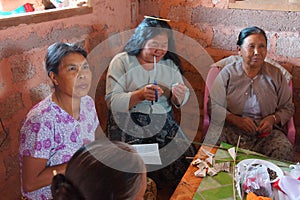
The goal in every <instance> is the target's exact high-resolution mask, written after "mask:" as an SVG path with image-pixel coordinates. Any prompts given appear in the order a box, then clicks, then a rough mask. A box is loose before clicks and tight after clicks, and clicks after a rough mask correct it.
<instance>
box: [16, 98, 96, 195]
mask: <svg viewBox="0 0 300 200" xmlns="http://www.w3.org/2000/svg"><path fill="white" fill-rule="evenodd" d="M98 125H99V121H98V116H97V113H96V109H95V104H94V101H93V99H92V98H91V97H89V96H84V97H82V98H81V104H80V117H79V120H75V119H74V118H73V117H72V116H70V115H69V114H68V113H67V112H65V111H64V110H63V109H62V108H60V107H59V106H58V105H57V104H55V103H54V102H53V101H52V95H50V96H48V97H47V98H45V99H44V100H42V101H41V102H40V103H38V104H37V105H35V106H34V107H33V108H32V109H31V110H30V112H29V113H28V114H27V116H26V119H25V121H24V123H23V126H22V128H21V131H20V137H21V138H20V169H21V182H22V158H23V156H31V157H34V158H42V159H47V164H46V166H54V165H59V164H62V163H65V162H68V161H69V160H70V158H71V157H72V155H73V154H74V153H75V152H76V151H77V150H78V149H79V148H80V147H81V146H83V145H84V144H86V143H89V142H91V141H94V140H95V130H96V128H97V126H98ZM21 190H22V195H23V196H24V197H27V198H28V199H33V200H40V199H43V200H44V199H51V198H52V195H51V191H50V185H49V186H46V187H43V188H40V189H38V190H35V191H32V192H28V193H26V192H24V191H23V189H21Z"/></svg>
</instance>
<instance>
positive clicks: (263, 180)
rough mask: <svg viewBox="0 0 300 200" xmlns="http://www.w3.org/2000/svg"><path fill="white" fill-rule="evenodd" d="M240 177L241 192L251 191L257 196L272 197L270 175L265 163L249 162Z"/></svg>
mask: <svg viewBox="0 0 300 200" xmlns="http://www.w3.org/2000/svg"><path fill="white" fill-rule="evenodd" d="M240 177H241V184H242V193H243V194H245V193H246V194H248V193H249V192H253V193H254V194H256V195H257V196H263V197H270V198H273V192H272V186H271V182H270V177H269V173H268V170H267V167H266V166H265V165H262V164H249V165H248V166H247V169H246V170H245V171H244V172H243V173H242V174H241V176H240Z"/></svg>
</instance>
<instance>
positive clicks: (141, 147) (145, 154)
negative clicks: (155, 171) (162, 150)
mask: <svg viewBox="0 0 300 200" xmlns="http://www.w3.org/2000/svg"><path fill="white" fill-rule="evenodd" d="M132 146H133V148H134V149H135V150H136V151H137V152H138V154H139V155H140V156H141V157H142V159H143V161H144V163H145V164H151V165H161V164H162V163H161V159H160V154H159V149H158V144H157V143H154V144H134V145H132Z"/></svg>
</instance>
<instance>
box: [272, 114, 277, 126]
mask: <svg viewBox="0 0 300 200" xmlns="http://www.w3.org/2000/svg"><path fill="white" fill-rule="evenodd" d="M272 117H273V119H274V124H276V121H277V119H276V115H275V114H274V115H272Z"/></svg>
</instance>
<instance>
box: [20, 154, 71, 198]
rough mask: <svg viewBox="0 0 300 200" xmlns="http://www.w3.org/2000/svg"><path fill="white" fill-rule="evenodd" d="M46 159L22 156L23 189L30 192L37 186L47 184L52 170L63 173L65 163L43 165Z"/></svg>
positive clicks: (50, 178)
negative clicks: (49, 165) (50, 165)
mask: <svg viewBox="0 0 300 200" xmlns="http://www.w3.org/2000/svg"><path fill="white" fill-rule="evenodd" d="M46 163H47V159H41V158H33V157H29V156H24V157H23V162H22V181H23V190H24V191H26V192H31V191H34V190H37V189H39V188H42V187H45V186H48V185H50V184H51V182H52V177H53V170H56V171H57V173H60V174H64V173H65V170H66V166H67V164H66V163H65V164H61V165H56V166H52V167H45V166H46Z"/></svg>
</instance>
